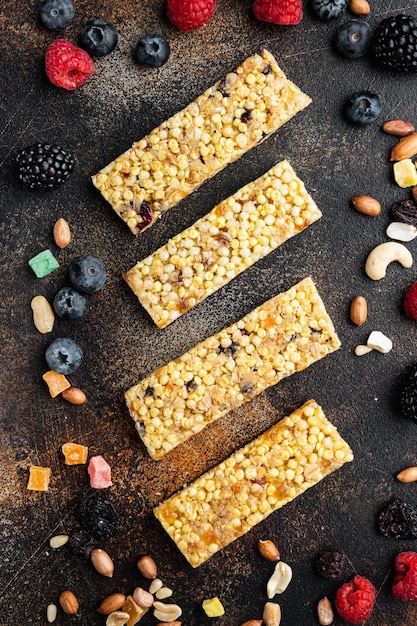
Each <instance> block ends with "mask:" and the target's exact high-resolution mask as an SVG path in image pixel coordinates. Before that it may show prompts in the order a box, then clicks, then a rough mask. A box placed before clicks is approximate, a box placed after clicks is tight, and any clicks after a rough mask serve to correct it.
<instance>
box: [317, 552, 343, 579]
mask: <svg viewBox="0 0 417 626" xmlns="http://www.w3.org/2000/svg"><path fill="white" fill-rule="evenodd" d="M345 562H346V555H345V554H343V552H337V551H336V550H332V551H330V550H328V551H325V552H320V554H319V555H318V556H317V557H316V560H315V563H314V565H315V568H316V571H317V573H318V574H320V576H322V577H323V578H326V579H327V580H335V579H336V578H340V576H341V575H342V571H343V567H344V565H345Z"/></svg>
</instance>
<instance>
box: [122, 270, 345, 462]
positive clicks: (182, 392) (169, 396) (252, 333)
mask: <svg viewBox="0 0 417 626" xmlns="http://www.w3.org/2000/svg"><path fill="white" fill-rule="evenodd" d="M339 347H340V342H339V339H338V337H337V334H336V332H335V329H334V326H333V323H332V321H331V319H330V317H329V315H328V314H327V312H326V309H325V307H324V304H323V302H322V300H321V298H320V295H319V293H318V291H317V288H316V286H315V284H314V282H313V281H312V279H311V278H305V279H304V280H303V281H301V282H300V283H298V284H297V285H295V286H294V287H292V288H291V289H289V290H288V291H286V292H285V293H282V294H279V295H277V296H275V297H274V298H272V299H271V300H268V301H267V302H265V303H264V304H262V305H261V306H259V307H258V308H257V309H255V310H254V311H252V312H251V313H249V314H247V315H246V316H245V317H244V318H243V319H241V320H240V321H238V322H235V323H234V324H232V325H231V326H229V327H227V328H225V329H224V330H222V331H220V332H219V333H217V334H215V335H213V336H212V337H209V338H207V339H205V340H204V341H203V342H201V343H200V344H198V345H197V346H195V347H194V348H192V349H190V350H189V351H188V352H186V353H185V354H183V355H182V356H180V357H179V358H177V359H176V360H175V361H171V362H170V363H168V364H167V365H164V366H163V367H161V368H160V369H158V370H157V371H155V372H154V373H153V374H151V375H150V376H148V377H147V378H145V379H144V380H142V381H141V382H139V383H138V384H137V385H134V386H133V387H131V388H130V389H129V390H128V391H126V393H125V399H126V403H127V406H128V409H129V412H130V415H131V416H132V418H133V420H134V421H135V425H136V428H137V431H138V433H139V436H140V437H141V439H142V440H143V442H144V444H145V446H146V448H147V450H148V453H149V455H150V456H151V457H152V458H154V459H160V458H161V457H162V456H164V454H166V453H167V452H169V451H170V450H172V449H173V448H175V446H177V445H178V444H180V443H182V442H184V441H186V440H187V439H188V438H189V437H191V436H192V435H194V434H196V433H198V432H200V431H201V430H203V428H204V427H205V426H207V425H208V424H210V423H211V422H213V421H214V420H216V419H218V418H219V417H221V416H222V415H225V414H226V413H227V412H229V411H230V410H232V409H234V408H236V407H238V406H240V405H242V404H243V403H245V402H248V401H249V400H251V399H252V398H254V397H255V396H257V395H258V394H259V393H261V392H262V391H264V390H265V389H267V388H268V387H271V386H272V385H275V384H276V383H278V382H279V381H280V380H282V379H283V378H284V377H286V376H290V375H291V374H293V373H294V372H299V371H301V370H303V369H305V368H307V367H308V366H309V365H311V364H312V363H315V362H316V361H318V360H319V359H321V358H323V357H325V356H326V355H327V354H329V353H331V352H333V351H334V350H336V349H337V348H339Z"/></svg>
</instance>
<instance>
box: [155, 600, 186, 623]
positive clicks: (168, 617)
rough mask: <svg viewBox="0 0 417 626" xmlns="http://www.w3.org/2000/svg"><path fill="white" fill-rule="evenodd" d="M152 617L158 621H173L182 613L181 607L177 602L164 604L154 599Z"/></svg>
mask: <svg viewBox="0 0 417 626" xmlns="http://www.w3.org/2000/svg"><path fill="white" fill-rule="evenodd" d="M153 608H154V612H153V614H154V617H155V618H156V619H157V620H159V621H160V622H173V621H175V620H176V619H177V618H178V617H180V615H181V614H182V610H181V608H180V607H179V606H178V605H177V604H165V603H164V602H158V601H155V602H154V603H153Z"/></svg>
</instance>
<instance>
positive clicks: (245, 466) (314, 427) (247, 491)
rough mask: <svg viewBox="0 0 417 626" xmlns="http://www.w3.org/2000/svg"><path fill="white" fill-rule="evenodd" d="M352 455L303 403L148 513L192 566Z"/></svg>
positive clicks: (312, 405) (314, 408)
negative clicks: (154, 517) (157, 521)
mask: <svg viewBox="0 0 417 626" xmlns="http://www.w3.org/2000/svg"><path fill="white" fill-rule="evenodd" d="M352 460H353V454H352V450H351V449H350V447H349V446H348V444H347V443H346V442H345V441H344V440H343V439H342V437H341V436H340V434H339V433H338V431H337V429H336V428H335V427H334V426H333V425H332V424H331V423H330V422H329V421H328V419H327V418H326V417H325V415H324V413H323V410H322V408H321V407H320V406H319V405H318V404H317V403H316V402H315V401H314V400H309V401H308V402H306V404H304V406H302V407H301V408H299V409H297V410H296V411H294V413H292V414H291V415H290V416H289V417H286V418H284V419H283V420H282V421H280V422H278V423H277V424H275V426H272V428H270V429H269V430H267V431H266V432H265V433H263V434H262V435H261V436H260V437H258V438H257V439H255V440H254V441H252V442H251V443H249V444H248V445H246V446H245V447H244V448H242V449H241V450H238V451H237V452H235V453H234V454H233V455H232V456H231V457H230V458H228V459H227V460H226V461H223V463H220V465H217V467H215V468H214V469H212V470H210V471H208V472H206V473H205V474H204V475H203V476H201V477H200V478H198V479H197V480H195V481H194V482H193V483H192V484H190V485H189V486H187V487H185V488H184V489H183V490H182V491H180V492H179V493H177V494H175V495H174V496H172V497H171V498H169V499H168V500H166V501H165V502H163V503H162V504H160V505H159V506H158V507H156V509H155V510H154V513H155V515H156V517H157V519H158V520H159V521H160V522H161V524H162V526H163V528H164V529H165V530H166V532H167V533H168V535H169V536H170V537H171V539H173V540H174V542H175V543H176V545H177V547H178V548H179V549H180V550H181V552H182V553H183V554H184V556H185V558H186V559H187V560H188V561H189V563H190V564H191V565H192V566H193V567H197V566H198V565H201V564H202V563H204V562H205V561H207V559H209V558H210V557H211V556H212V555H213V554H215V553H216V552H218V551H219V550H221V549H222V548H224V547H225V546H227V545H229V544H230V543H231V542H232V541H234V540H235V539H238V538H239V537H241V536H242V535H244V534H245V533H246V532H248V531H249V530H250V529H251V528H253V526H256V524H259V522H262V521H263V520H264V519H265V518H266V517H268V515H270V514H271V513H273V512H274V511H276V510H277V509H279V508H281V507H282V506H284V505H285V504H287V502H290V501H291V500H294V498H296V497H297V496H298V495H300V494H301V493H303V492H304V491H306V490H307V489H308V488H309V487H312V486H313V485H315V484H316V483H318V482H319V481H320V480H322V479H323V478H324V477H325V476H327V475H328V474H330V473H331V472H333V471H335V470H337V469H338V468H339V467H341V466H342V465H343V464H344V463H347V462H348V461H352Z"/></svg>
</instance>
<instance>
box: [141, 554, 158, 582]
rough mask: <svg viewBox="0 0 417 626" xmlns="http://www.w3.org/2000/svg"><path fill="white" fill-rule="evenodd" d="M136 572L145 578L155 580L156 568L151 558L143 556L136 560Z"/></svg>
mask: <svg viewBox="0 0 417 626" xmlns="http://www.w3.org/2000/svg"><path fill="white" fill-rule="evenodd" d="M137 566H138V570H139V571H140V573H141V574H142V576H144V577H145V578H148V579H149V580H152V579H153V578H156V574H157V567H156V563H155V561H154V560H153V558H152V557H151V556H148V555H144V556H141V557H139V558H138V562H137Z"/></svg>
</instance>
